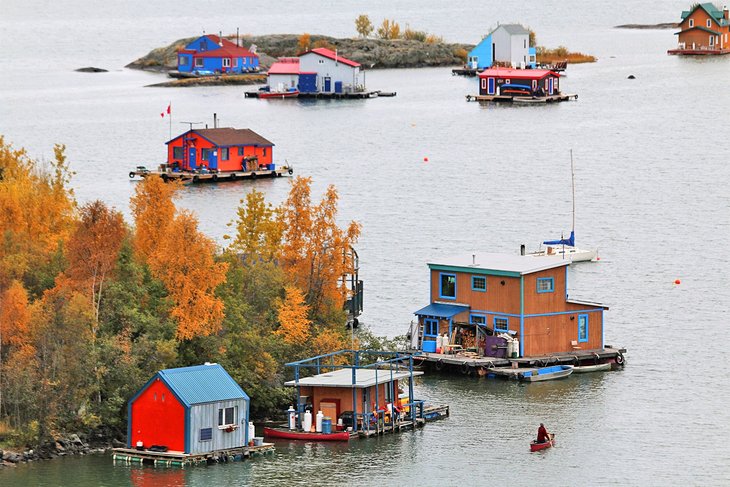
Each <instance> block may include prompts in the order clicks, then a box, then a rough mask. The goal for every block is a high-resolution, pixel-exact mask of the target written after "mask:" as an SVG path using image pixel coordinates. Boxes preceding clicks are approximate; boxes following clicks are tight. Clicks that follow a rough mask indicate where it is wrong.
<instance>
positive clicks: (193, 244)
mask: <svg viewBox="0 0 730 487" xmlns="http://www.w3.org/2000/svg"><path fill="white" fill-rule="evenodd" d="M151 252H152V253H151V254H150V255H149V257H148V263H149V266H150V270H151V271H152V274H153V275H154V276H155V277H156V278H158V279H160V280H161V281H162V282H163V283H164V284H165V287H166V288H167V291H168V292H169V294H170V297H171V298H172V300H173V302H174V305H173V308H172V310H171V312H170V314H171V315H172V317H173V318H175V319H176V320H177V323H178V326H177V338H178V339H180V340H190V339H192V338H195V337H198V336H207V335H212V334H214V333H217V332H218V331H219V330H220V327H221V322H222V321H223V301H221V300H220V299H219V298H217V297H216V296H215V289H216V287H218V285H219V284H222V283H223V282H225V280H226V271H227V270H228V264H226V263H217V262H215V260H214V255H215V244H214V243H213V241H212V240H210V239H209V238H208V237H206V236H205V235H203V234H202V233H200V232H199V231H198V221H197V219H196V218H195V216H194V215H193V214H192V213H190V212H188V211H183V212H181V213H180V214H179V215H178V216H176V217H175V218H174V219H173V220H172V222H171V223H170V224H169V225H167V227H166V229H165V233H164V234H163V235H161V236H160V239H159V240H158V241H157V242H156V246H155V247H154V248H152V249H151Z"/></svg>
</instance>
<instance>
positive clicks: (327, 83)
mask: <svg viewBox="0 0 730 487" xmlns="http://www.w3.org/2000/svg"><path fill="white" fill-rule="evenodd" d="M322 91H324V92H325V93H329V92H330V91H332V78H330V77H329V76H328V77H326V78H325V79H324V90H322Z"/></svg>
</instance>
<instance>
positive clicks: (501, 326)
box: [494, 316, 509, 331]
mask: <svg viewBox="0 0 730 487" xmlns="http://www.w3.org/2000/svg"><path fill="white" fill-rule="evenodd" d="M494 331H509V318H507V317H506V316H495V317H494Z"/></svg>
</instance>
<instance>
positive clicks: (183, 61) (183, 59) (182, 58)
mask: <svg viewBox="0 0 730 487" xmlns="http://www.w3.org/2000/svg"><path fill="white" fill-rule="evenodd" d="M178 64H179V65H180V66H185V65H186V64H188V57H187V56H179V60H178Z"/></svg>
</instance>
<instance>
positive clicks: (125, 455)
mask: <svg viewBox="0 0 730 487" xmlns="http://www.w3.org/2000/svg"><path fill="white" fill-rule="evenodd" d="M274 449H275V448H274V444H273V443H263V444H261V445H259V446H246V447H240V448H231V449H228V450H219V451H214V452H209V453H201V454H187V453H183V452H177V451H167V452H158V451H151V450H136V449H134V448H114V450H113V451H114V453H113V455H112V459H113V460H114V461H115V462H125V463H139V464H148V465H155V466H164V467H183V468H184V467H187V466H191V465H207V464H209V463H227V462H233V461H237V460H244V459H246V458H250V457H253V456H257V455H263V454H266V453H273V452H274Z"/></svg>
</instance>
